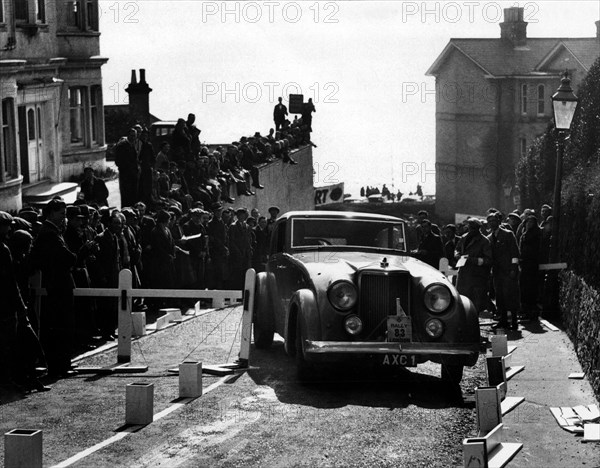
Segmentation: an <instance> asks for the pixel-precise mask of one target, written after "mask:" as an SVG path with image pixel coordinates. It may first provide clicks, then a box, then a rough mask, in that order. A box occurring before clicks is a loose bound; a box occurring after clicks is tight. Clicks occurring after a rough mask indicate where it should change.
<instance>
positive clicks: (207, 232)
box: [0, 197, 279, 390]
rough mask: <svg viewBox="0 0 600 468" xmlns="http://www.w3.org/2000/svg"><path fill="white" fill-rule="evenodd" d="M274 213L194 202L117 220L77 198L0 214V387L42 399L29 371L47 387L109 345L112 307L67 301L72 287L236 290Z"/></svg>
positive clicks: (142, 306) (138, 208) (170, 303)
mask: <svg viewBox="0 0 600 468" xmlns="http://www.w3.org/2000/svg"><path fill="white" fill-rule="evenodd" d="M278 213H279V208H277V207H271V208H270V209H269V215H268V217H266V216H263V215H261V214H260V213H259V212H258V211H257V210H256V209H253V210H252V211H251V212H250V213H249V212H248V210H247V209H245V208H239V209H237V210H235V211H234V210H233V209H230V208H225V207H224V205H223V203H222V202H220V201H217V202H213V203H212V205H211V206H210V207H208V209H206V210H205V209H204V207H203V206H202V205H201V203H200V202H194V206H193V207H192V208H191V209H189V210H187V211H186V212H183V211H182V210H181V209H180V208H179V207H178V206H176V205H171V206H168V207H164V208H160V209H158V210H157V211H155V212H151V211H149V210H148V207H147V206H146V204H145V203H143V202H141V201H139V202H136V203H135V204H134V206H131V207H124V208H122V209H120V210H118V209H111V208H109V207H107V206H98V204H96V203H92V204H89V205H88V204H86V203H85V200H84V199H83V198H81V199H79V200H77V202H76V203H75V204H73V205H66V204H65V202H64V201H63V200H62V199H60V198H59V197H56V198H54V199H52V200H51V201H50V202H49V203H48V204H47V205H45V206H44V208H43V210H42V211H41V212H40V211H38V210H36V209H35V208H32V207H24V208H23V209H22V210H20V211H19V212H18V215H17V216H12V215H10V214H9V213H6V212H0V263H1V264H0V275H1V276H2V278H0V287H1V288H2V289H1V292H2V296H3V299H4V300H5V303H6V304H8V305H7V307H4V308H3V313H2V317H1V320H2V327H1V332H0V333H1V334H2V336H1V337H0V338H1V339H0V342H1V346H2V348H3V349H2V350H1V351H2V353H1V357H0V359H1V360H2V361H3V362H2V363H0V369H1V371H0V372H2V375H1V376H0V385H1V384H4V385H6V384H7V382H8V383H10V384H11V385H15V386H18V387H19V388H21V389H27V390H32V389H37V390H46V389H48V387H46V386H45V385H43V384H42V383H41V382H40V381H39V380H38V375H37V374H36V368H40V367H42V368H43V367H45V368H47V372H48V375H49V376H50V377H61V376H65V375H68V374H69V373H71V372H72V369H71V365H70V363H71V357H72V355H73V354H74V353H75V352H80V351H82V350H86V349H88V348H90V349H91V348H93V347H96V346H97V345H98V344H99V343H100V342H105V341H108V340H114V339H115V330H116V327H117V298H107V297H100V298H91V297H74V295H73V288H75V287H77V288H86V287H93V288H116V287H117V286H118V278H119V272H120V271H121V270H122V269H124V268H128V269H130V270H131V271H132V274H133V286H134V287H144V288H157V289H205V288H215V289H242V288H243V282H244V275H245V272H246V270H247V269H248V268H250V267H254V268H255V269H256V270H257V271H263V270H264V269H265V264H266V261H267V253H268V243H269V239H270V232H271V228H272V224H273V222H274V221H275V219H276V218H277V215H278ZM36 271H41V273H42V287H44V288H46V291H47V296H46V297H44V298H43V300H42V308H41V313H40V315H39V317H38V316H36V314H35V313H34V307H33V300H34V297H33V296H32V295H31V294H30V288H29V278H30V276H31V275H32V274H33V273H34V272H36ZM187 305H191V304H187ZM181 306H186V304H185V303H181V302H178V301H177V300H174V299H169V298H166V299H165V300H158V299H154V300H153V302H149V300H148V301H144V300H143V299H141V300H136V301H134V310H146V309H148V308H149V307H150V308H155V309H158V308H162V307H181ZM38 337H40V338H41V341H40V340H38ZM32 343H33V344H32Z"/></svg>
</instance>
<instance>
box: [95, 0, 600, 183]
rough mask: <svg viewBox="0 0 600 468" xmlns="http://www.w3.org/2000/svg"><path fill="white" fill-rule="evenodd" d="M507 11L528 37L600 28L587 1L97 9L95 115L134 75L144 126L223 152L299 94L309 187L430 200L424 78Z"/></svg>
mask: <svg viewBox="0 0 600 468" xmlns="http://www.w3.org/2000/svg"><path fill="white" fill-rule="evenodd" d="M509 6H522V7H524V8H525V20H526V21H528V22H529V25H528V27H527V35H528V36H529V37H593V36H595V34H596V26H595V24H594V21H596V20H598V19H600V2H598V1H597V0H595V1H591V0H590V1H558V0H554V1H536V2H531V1H529V2H527V1H526V2H515V1H510V2H488V1H469V0H465V1H457V2H421V1H419V2H410V1H409V2H400V1H388V2H379V1H342V2H339V1H336V2H327V1H322V2H315V1H300V2H287V1H273V2H269V1H265V2H233V1H228V2H226V3H225V2H203V1H188V0H139V1H120V2H115V1H113V0H100V9H101V17H100V30H101V32H102V36H101V39H100V49H101V54H102V55H103V56H106V57H109V59H110V60H109V62H108V64H107V65H105V66H104V67H103V80H104V102H105V104H117V103H123V102H127V95H126V93H125V92H124V91H123V88H125V87H126V86H127V84H128V83H129V79H130V74H131V70H132V69H139V68H145V69H146V76H147V81H148V83H149V84H150V87H151V88H152V89H153V92H152V93H151V95H150V111H151V112H152V113H153V114H154V115H156V116H157V117H159V118H161V119H163V120H172V119H176V118H178V117H186V116H187V114H188V113H189V112H193V113H195V114H196V117H197V121H196V123H197V125H198V127H199V128H200V129H202V134H201V139H202V140H203V141H205V142H208V143H225V142H231V141H233V140H237V139H238V138H239V137H240V136H242V135H248V134H253V133H254V132H256V131H260V132H261V133H262V134H266V133H267V132H268V129H269V128H270V127H272V126H273V122H272V109H273V106H274V105H275V104H276V101H277V97H278V96H280V95H282V96H283V97H284V103H287V102H286V101H287V97H286V96H287V94H289V93H294V92H297V91H298V90H297V89H295V86H294V84H297V85H299V86H300V90H301V91H302V93H303V94H304V96H305V100H306V99H308V98H309V97H312V98H313V101H314V102H315V107H316V109H317V112H316V113H315V114H313V131H314V132H313V141H314V142H315V143H316V144H317V145H318V148H317V149H315V150H314V161H315V169H316V170H317V175H316V177H315V185H323V184H327V183H335V182H339V181H343V182H345V183H346V192H347V193H353V194H354V195H356V194H357V193H358V189H359V188H360V186H362V185H367V184H369V185H378V186H380V187H381V184H383V183H387V185H388V187H391V186H392V184H393V185H394V187H395V188H396V190H397V189H400V190H402V192H404V193H405V194H408V192H409V191H414V190H415V188H416V185H417V183H421V185H422V186H423V189H424V192H425V193H434V191H435V180H434V176H433V174H432V171H433V169H434V163H435V96H434V95H432V94H428V93H427V91H431V90H433V89H434V86H435V84H434V83H435V81H434V79H433V78H432V77H427V76H425V72H426V70H427V69H428V68H429V66H430V65H431V64H432V63H433V62H434V60H435V59H436V58H437V57H438V55H439V54H440V53H441V51H442V50H443V48H444V47H445V46H446V44H447V43H448V41H449V39H450V38H453V37H473V38H476V37H499V36H500V27H499V23H500V22H501V21H502V15H501V9H502V8H506V7H509ZM225 9H227V10H228V11H229V13H228V14H226V15H223V13H224V12H225ZM286 85H287V86H286ZM407 89H413V90H416V94H414V95H408V94H407V92H406V90H407ZM227 91H229V93H227ZM286 91H287V92H286ZM415 172H416V174H414V175H407V174H408V173H415Z"/></svg>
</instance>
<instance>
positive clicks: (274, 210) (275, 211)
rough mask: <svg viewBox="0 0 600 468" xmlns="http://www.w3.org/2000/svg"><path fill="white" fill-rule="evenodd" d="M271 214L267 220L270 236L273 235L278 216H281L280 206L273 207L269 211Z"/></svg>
mask: <svg viewBox="0 0 600 468" xmlns="http://www.w3.org/2000/svg"><path fill="white" fill-rule="evenodd" d="M267 211H268V212H269V218H268V219H267V230H268V231H269V236H270V235H271V231H273V226H274V225H275V221H277V216H279V213H280V211H281V210H280V209H279V207H278V206H271V207H269V209H268V210H267Z"/></svg>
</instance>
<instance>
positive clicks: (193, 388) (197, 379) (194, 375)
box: [179, 361, 202, 398]
mask: <svg viewBox="0 0 600 468" xmlns="http://www.w3.org/2000/svg"><path fill="white" fill-rule="evenodd" d="M200 396H202V363H201V362H197V361H185V362H182V363H181V364H179V397H180V398H197V397H200Z"/></svg>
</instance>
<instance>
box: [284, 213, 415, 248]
mask: <svg viewBox="0 0 600 468" xmlns="http://www.w3.org/2000/svg"><path fill="white" fill-rule="evenodd" d="M319 246H336V247H337V246H343V247H358V248H365V247H368V248H375V249H394V250H401V251H406V241H405V237H404V224H403V223H401V222H392V221H385V220H369V219H343V218H342V219H340V218H336V219H332V218H308V219H293V220H292V247H295V248H305V247H319Z"/></svg>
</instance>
